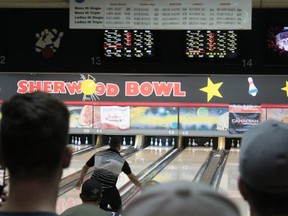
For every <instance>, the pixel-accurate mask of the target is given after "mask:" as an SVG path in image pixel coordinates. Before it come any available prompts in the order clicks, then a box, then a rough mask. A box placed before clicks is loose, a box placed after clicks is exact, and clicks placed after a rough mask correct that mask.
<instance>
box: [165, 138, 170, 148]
mask: <svg viewBox="0 0 288 216" xmlns="http://www.w3.org/2000/svg"><path fill="white" fill-rule="evenodd" d="M165 146H169V142H168V138H166V142H165Z"/></svg>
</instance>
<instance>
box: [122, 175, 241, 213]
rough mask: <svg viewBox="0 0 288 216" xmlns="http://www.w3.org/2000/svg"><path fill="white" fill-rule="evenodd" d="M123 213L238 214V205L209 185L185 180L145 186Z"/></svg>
mask: <svg viewBox="0 0 288 216" xmlns="http://www.w3.org/2000/svg"><path fill="white" fill-rule="evenodd" d="M122 215H123V216H163V215H165V216H191V215H193V216H210V215H213V216H240V212H239V209H238V208H237V206H236V205H235V204H234V203H233V202H232V201H231V200H229V199H228V198H227V197H225V196H224V195H223V194H221V193H220V192H216V191H215V190H214V189H212V188H211V187H209V186H208V185H203V184H200V183H199V184H197V183H192V182H186V181H175V182H165V183H161V184H155V185H153V186H151V187H147V188H146V189H145V190H144V191H143V192H142V193H141V194H140V195H138V196H137V197H135V198H134V199H133V200H132V201H131V203H129V204H128V205H127V207H126V208H125V209H124V210H123V214H122Z"/></svg>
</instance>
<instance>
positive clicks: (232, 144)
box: [231, 139, 234, 148]
mask: <svg viewBox="0 0 288 216" xmlns="http://www.w3.org/2000/svg"><path fill="white" fill-rule="evenodd" d="M231 147H232V148H233V147H234V139H232V143H231Z"/></svg>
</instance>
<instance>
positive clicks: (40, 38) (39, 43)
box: [35, 31, 46, 52]
mask: <svg viewBox="0 0 288 216" xmlns="http://www.w3.org/2000/svg"><path fill="white" fill-rule="evenodd" d="M35 36H36V38H37V39H38V40H37V42H36V44H35V51H36V52H41V51H42V49H43V48H44V47H45V46H46V42H45V41H44V40H43V38H44V36H45V32H44V31H42V32H41V34H39V33H37V34H35Z"/></svg>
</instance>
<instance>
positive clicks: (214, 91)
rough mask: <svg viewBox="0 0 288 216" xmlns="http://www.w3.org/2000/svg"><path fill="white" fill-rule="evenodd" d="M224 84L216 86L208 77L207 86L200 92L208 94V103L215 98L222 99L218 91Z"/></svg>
mask: <svg viewBox="0 0 288 216" xmlns="http://www.w3.org/2000/svg"><path fill="white" fill-rule="evenodd" d="M222 84H223V82H220V83H216V84H214V83H213V82H212V81H211V80H210V78H209V77H208V82H207V86H206V87H204V88H201V89H200V91H203V92H206V93H207V102H209V101H210V100H211V99H212V98H213V96H216V97H220V98H222V95H221V93H220V92H219V91H218V89H219V88H220V86H221V85H222Z"/></svg>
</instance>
